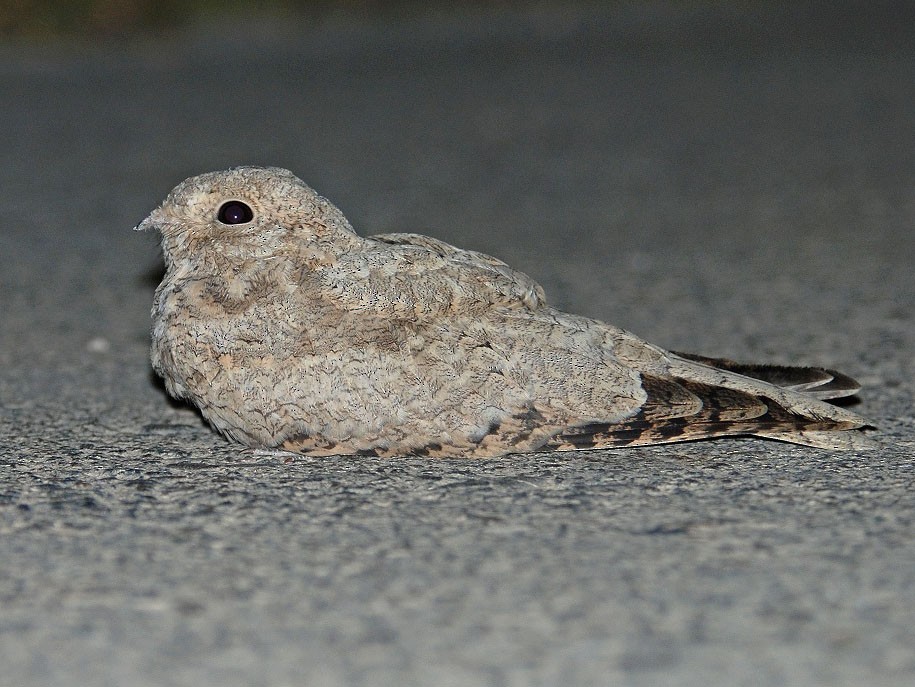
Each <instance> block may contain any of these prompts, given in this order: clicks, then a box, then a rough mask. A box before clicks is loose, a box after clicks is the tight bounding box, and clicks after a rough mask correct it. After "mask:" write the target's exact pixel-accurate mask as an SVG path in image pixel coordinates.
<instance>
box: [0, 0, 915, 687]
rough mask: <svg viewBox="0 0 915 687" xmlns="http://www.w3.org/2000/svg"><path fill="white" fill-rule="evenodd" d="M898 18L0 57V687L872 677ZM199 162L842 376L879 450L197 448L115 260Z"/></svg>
mask: <svg viewBox="0 0 915 687" xmlns="http://www.w3.org/2000/svg"><path fill="white" fill-rule="evenodd" d="M912 7H913V6H912V5H911V4H910V3H887V2H883V3H866V5H865V4H864V3H861V5H860V8H859V7H858V5H856V4H854V3H848V2H838V3H830V4H829V5H828V7H827V5H826V4H823V3H811V4H809V5H808V4H804V3H799V4H798V3H795V4H792V5H791V9H784V8H779V7H778V3H758V4H754V3H740V4H739V5H735V6H732V5H731V4H729V3H702V2H699V3H672V4H665V3H650V4H630V3H606V4H581V5H571V4H563V5H559V4H556V5H553V4H549V3H547V4H539V5H536V6H535V7H533V8H531V9H527V10H523V11H522V10H520V9H517V8H516V9H513V10H501V11H494V10H485V9H480V8H477V9H469V10H460V9H455V10H453V11H448V12H443V11H441V10H439V11H436V12H434V13H431V14H427V15H422V14H416V15H409V16H404V15H398V14H395V15H386V16H380V17H376V18H373V19H371V18H362V19H359V20H356V19H353V18H350V19H347V18H340V17H338V18H328V19H325V20H322V21H319V22H313V23H308V22H304V21H302V22H292V21H287V22H277V23H270V22H261V23H257V22H255V23H250V24H249V23H245V22H242V21H240V20H237V19H236V20H227V21H221V22H216V23H214V24H212V25H205V26H197V27H194V28H190V29H187V30H185V31H183V32H181V33H176V34H172V35H169V36H166V37H161V38H158V39H154V38H144V39H139V40H133V41H129V42H120V43H115V42H104V41H103V42H99V43H98V44H96V45H91V46H90V45H72V44H71V45H24V44H15V45H14V44H6V45H0V99H2V102H3V126H2V127H0V144H2V147H0V149H2V151H3V153H2V155H3V162H4V163H3V164H2V165H0V201H2V207H3V222H2V229H0V666H2V670H0V685H3V686H4V687H5V686H6V685H10V686H13V685H16V686H22V685H25V686H30V685H41V686H47V687H56V686H58V685H61V686H63V685H76V684H79V685H117V686H119V687H139V686H144V685H217V684H218V685H226V686H234V685H270V686H275V685H290V686H291V685H305V684H307V685H316V686H324V685H328V686H332V685H411V684H427V685H442V686H448V685H462V686H463V685H473V684H484V685H500V686H501V685H504V686H506V687H509V686H511V687H514V686H520V685H545V686H546V685H560V684H563V685H609V684H614V685H678V686H682V687H691V686H694V685H695V686H701V687H707V686H708V685H729V686H731V685H754V686H755V685H831V686H835V685H839V686H841V685H861V684H868V685H877V686H880V685H900V686H901V685H909V684H913V682H915V651H913V648H912V647H913V646H915V485H913V469H912V468H913V455H915V417H913V395H915V394H913V382H912V380H913V373H915V361H913V352H915V319H913V309H912V304H913V300H915V298H913V297H915V279H913V273H912V265H913V263H915V232H913V223H915V146H913V145H912V132H913V131H915V107H913V103H915V11H913V9H912ZM821 8H822V9H821ZM241 163H253V164H275V165H280V166H285V167H288V168H290V169H292V170H294V171H295V172H296V173H297V174H298V175H299V176H301V177H302V178H303V179H305V180H306V181H307V182H308V183H310V184H311V185H312V186H314V187H315V188H317V189H318V190H319V191H320V192H322V193H324V194H325V195H327V196H328V197H329V198H331V199H332V200H333V201H334V202H336V203H337V204H338V205H339V206H340V207H341V208H342V209H343V210H344V212H345V213H346V214H347V215H348V217H349V218H350V219H351V220H352V221H353V223H354V225H355V226H356V228H357V229H358V230H360V231H362V232H364V233H377V232H383V231H423V232H425V233H429V234H432V235H434V236H437V237H439V238H442V239H444V240H447V241H450V242H453V243H456V244H458V245H461V246H463V247H467V248H473V249H476V250H482V251H485V252H488V253H492V254H495V255H497V256H499V257H501V258H503V259H505V260H507V261H508V262H509V263H510V264H512V265H513V266H516V267H518V268H520V269H523V270H524V271H526V272H528V273H529V274H531V275H532V276H534V277H535V278H536V279H538V280H539V281H541V282H542V283H543V284H544V286H545V288H546V290H547V293H548V295H549V296H550V298H551V300H552V302H554V303H556V304H557V305H560V306H562V307H565V308H567V309H571V310H575V311H577V312H581V313H584V314H587V315H591V316H595V317H600V318H603V319H606V320H608V321H610V322H613V323H614V324H617V325H620V326H624V327H627V328H628V329H631V330H633V331H635V332H637V333H639V334H640V335H642V336H644V337H645V338H647V339H649V340H650V341H652V342H654V343H657V344H660V345H663V346H666V347H669V348H674V349H679V350H687V351H696V352H702V353H706V354H709V355H725V356H730V357H734V358H740V359H749V360H756V359H759V360H768V361H771V362H779V363H791V362H795V363H821V364H825V365H829V366H833V367H836V368H839V369H842V370H843V371H846V372H848V373H849V374H851V375H853V376H855V377H857V378H858V379H859V380H860V381H861V382H863V383H864V385H865V390H864V391H863V393H862V394H861V399H862V400H861V403H859V404H858V406H856V409H857V410H858V411H860V412H862V413H863V414H865V415H866V416H868V417H870V418H871V419H872V420H873V422H874V424H875V425H876V426H877V428H878V430H877V431H876V432H875V435H874V436H875V438H876V439H877V440H878V441H880V442H881V444H882V446H881V448H880V449H879V450H876V451H872V452H869V453H862V454H854V453H842V454H838V453H836V454H832V453H829V452H825V451H819V450H816V449H806V448H801V447H795V446H790V445H784V444H778V443H773V442H765V441H761V440H752V439H734V440H720V441H715V442H702V443H694V444H684V445H674V446H668V447H656V448H644V449H629V450H619V451H609V452H591V453H582V454H552V455H540V456H532V457H531V456H520V457H508V458H504V459H500V460H486V461H456V460H448V461H428V460H417V459H400V460H372V459H364V458H363V459H355V458H333V459H307V458H295V459H292V460H286V459H284V458H283V457H277V456H270V455H261V454H256V453H252V452H250V451H246V450H242V449H239V448H238V447H236V446H233V445H230V444H227V443H226V442H224V441H223V440H222V439H221V438H220V437H218V436H217V435H215V434H213V433H212V432H211V431H210V430H209V429H208V428H207V427H206V426H205V425H204V424H203V423H202V422H201V420H200V419H199V416H198V415H197V414H196V413H194V412H193V411H192V410H190V409H188V408H186V407H183V406H180V405H177V404H174V403H171V402H170V401H168V400H167V399H166V397H165V395H164V392H163V391H162V389H161V386H160V385H159V384H157V383H156V381H155V380H154V379H153V377H152V375H151V373H150V369H149V363H148V360H147V348H148V328H149V306H150V304H151V300H152V291H153V288H154V286H155V284H156V282H157V281H158V278H159V276H160V275H161V263H160V262H159V259H158V257H157V246H156V245H155V242H154V238H153V237H152V236H147V235H139V234H134V233H133V232H131V231H130V228H131V227H132V226H133V225H134V224H135V223H136V222H137V221H138V220H140V219H141V218H142V217H143V216H145V214H146V213H147V212H148V211H149V210H150V209H151V208H152V207H153V206H154V205H156V204H157V203H158V202H159V201H160V200H161V199H162V197H163V196H164V194H165V192H166V191H168V190H169V189H170V188H171V187H172V186H173V185H174V184H175V183H177V182H178V181H180V180H181V179H183V178H185V177H187V176H189V175H191V174H195V173H198V172H202V171H208V170H212V169H219V168H223V167H227V166H231V165H234V164H241Z"/></svg>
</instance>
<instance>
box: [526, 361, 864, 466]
mask: <svg viewBox="0 0 915 687" xmlns="http://www.w3.org/2000/svg"><path fill="white" fill-rule="evenodd" d="M670 362H671V366H670V369H669V374H670V375H672V377H655V376H649V375H643V377H642V386H643V389H644V390H645V391H646V393H647V395H648V398H647V399H646V400H645V402H644V403H643V405H642V408H641V410H640V411H639V413H638V414H637V415H635V416H634V417H631V418H627V419H626V420H623V421H622V422H617V423H600V422H598V423H587V424H583V425H579V426H576V427H568V428H565V429H563V430H562V431H560V432H558V433H557V434H555V435H554V436H552V437H551V438H550V439H549V440H548V441H547V442H546V444H544V446H543V447H542V450H571V449H588V448H607V447H613V446H633V445H646V444H661V443H670V442H677V441H692V440H696V439H706V438H711V437H718V436H734V435H753V436H759V437H765V438H769V439H776V440H780V441H787V442H791V443H796V444H803V445H807V446H816V447H819V448H827V449H838V450H848V449H865V448H869V447H871V446H873V442H872V441H871V440H870V439H869V438H867V437H866V436H865V435H864V434H863V433H862V432H860V431H854V430H857V429H860V428H863V427H865V426H866V425H867V422H866V421H865V420H864V419H863V418H862V417H860V416H858V415H857V414H855V413H853V412H851V411H849V410H847V409H845V408H840V407H837V406H835V405H832V404H830V403H826V402H824V401H823V400H822V399H824V398H842V397H845V396H848V395H850V394H853V393H854V392H855V391H857V390H858V389H859V388H860V385H858V383H857V382H855V381H854V380H853V379H851V378H850V377H848V376H846V375H843V374H840V373H837V372H834V371H832V370H826V369H821V368H791V367H783V366H766V365H745V364H742V363H735V362H732V361H728V360H717V359H714V358H705V357H702V356H694V355H682V354H672V355H671V356H670ZM846 430H852V431H846Z"/></svg>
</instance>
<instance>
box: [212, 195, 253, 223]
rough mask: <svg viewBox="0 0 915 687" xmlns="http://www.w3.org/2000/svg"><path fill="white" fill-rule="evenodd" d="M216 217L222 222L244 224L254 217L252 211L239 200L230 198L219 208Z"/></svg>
mask: <svg viewBox="0 0 915 687" xmlns="http://www.w3.org/2000/svg"><path fill="white" fill-rule="evenodd" d="M216 219H218V220H219V221H220V222H222V223H223V224H245V223H247V222H250V221H251V220H252V219H254V212H253V211H252V210H251V208H250V207H249V206H247V205H245V204H244V203H242V202H241V201H240V200H230V201H229V202H228V203H223V204H222V207H220V208H219V212H218V213H217V215H216Z"/></svg>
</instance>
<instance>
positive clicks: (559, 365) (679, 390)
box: [137, 167, 867, 456]
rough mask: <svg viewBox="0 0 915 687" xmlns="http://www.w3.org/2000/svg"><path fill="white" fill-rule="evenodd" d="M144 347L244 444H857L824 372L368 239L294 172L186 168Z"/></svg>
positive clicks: (836, 384)
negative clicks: (569, 306)
mask: <svg viewBox="0 0 915 687" xmlns="http://www.w3.org/2000/svg"><path fill="white" fill-rule="evenodd" d="M137 228H138V229H156V230H158V231H159V232H161V235H162V249H163V252H164V255H165V264H166V274H165V277H164V278H163V280H162V283H161V284H160V286H159V288H158V289H157V291H156V296H155V302H154V305H153V322H154V324H153V336H152V339H153V343H152V363H153V367H154V368H155V370H156V372H158V373H159V374H160V375H161V376H162V378H163V379H164V380H165V385H166V388H167V389H168V392H169V393H170V394H172V395H173V396H175V397H177V398H184V399H188V400H189V401H191V402H192V403H194V404H195V405H197V406H198V407H199V408H200V410H201V412H202V413H203V415H204V417H205V418H207V420H209V421H210V422H211V423H212V424H213V426H214V427H216V429H218V430H219V431H220V432H222V433H224V434H226V435H227V436H229V437H231V438H233V439H235V440H236V441H239V442H241V443H243V444H247V445H249V446H254V447H262V448H280V449H285V450H288V451H295V452H299V453H305V454H310V455H333V454H362V455H384V456H387V455H430V456H495V455H501V454H505V453H517V452H527V451H552V450H557V451H562V450H572V449H591V448H606V447H612V446H626V445H634V444H654V443H663V442H670V441H684V440H690V439H700V438H705V437H713V436H722V435H735V434H752V435H757V436H762V437H770V438H773V439H781V440H784V441H791V442H795V443H800V444H808V445H812V446H819V447H824V448H858V447H863V446H864V445H865V444H866V443H867V440H866V439H865V438H864V436H863V434H862V433H861V432H859V431H845V430H856V429H858V428H861V427H862V426H863V425H864V421H863V420H862V419H861V418H860V417H859V416H857V415H856V414H854V413H852V412H850V411H848V410H846V409H844V408H840V407H837V406H834V405H831V404H829V403H825V402H824V401H823V400H822V399H830V398H838V397H842V396H847V395H850V394H853V393H855V392H856V391H857V390H858V385H857V384H856V383H855V382H854V380H852V379H850V378H848V377H846V376H844V375H841V374H839V373H837V372H833V371H831V370H822V369H819V368H791V367H774V366H765V365H741V364H738V363H733V362H730V361H724V360H713V359H709V358H701V357H698V356H692V355H684V354H675V353H670V352H667V351H664V350H662V349H660V348H658V347H656V346H653V345H651V344H649V343H646V342H644V341H642V340H641V339H639V338H637V337H636V336H634V335H632V334H630V333H629V332H626V331H623V330H621V329H617V328H616V327H612V326H610V325H608V324H605V323H603V322H600V321H597V320H593V319H589V318H586V317H580V316H577V315H571V314H568V313H565V312H562V311H559V310H556V309H554V308H552V307H550V306H548V305H547V304H546V302H545V298H544V294H543V290H542V289H541V287H540V286H539V285H538V284H537V283H535V282H534V281H533V280H532V279H531V278H530V277H528V276H527V275H525V274H522V273H520V272H517V271H515V270H513V269H511V268H510V267H509V266H508V265H506V264H505V263H503V262H501V261H500V260H497V259H495V258H492V257H490V256H488V255H483V254H482V253H475V252H471V251H465V250H461V249H459V248H455V247H454V246H450V245H448V244H446V243H443V242H442V241H438V240H436V239H433V238H429V237H426V236H419V235H414V234H386V235H381V236H373V237H368V238H363V237H361V236H359V235H357V234H356V233H355V232H354V231H353V229H352V227H351V226H350V224H349V223H348V222H347V220H346V218H345V217H344V216H343V215H342V214H341V213H340V211H339V210H338V209H337V208H336V207H334V205H332V204H331V203H330V202H329V201H327V200H326V199H324V198H322V197H321V196H319V195H318V194H316V193H315V192H314V191H313V190H312V189H311V188H309V187H308V186H306V185H305V184H304V183H303V182H302V181H300V180H299V179H298V178H296V177H295V176H294V175H293V174H292V173H290V172H288V171H286V170H283V169H277V168H260V167H238V168H235V169H231V170H227V171H223V172H213V173H210V174H203V175H201V176H197V177H193V178H191V179H188V180H186V181H184V182H182V183H181V184H179V185H178V186H177V187H176V188H175V189H174V190H173V191H172V192H171V193H170V194H169V195H168V197H167V198H166V199H165V201H164V202H163V204H162V205H161V206H160V207H159V208H158V209H156V210H154V211H153V212H152V214H150V215H149V217H147V218H146V219H145V220H143V222H141V223H140V224H139V225H138V227H137Z"/></svg>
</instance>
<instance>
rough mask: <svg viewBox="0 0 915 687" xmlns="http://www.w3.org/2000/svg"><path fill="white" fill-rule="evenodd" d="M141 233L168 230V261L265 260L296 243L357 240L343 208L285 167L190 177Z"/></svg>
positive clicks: (164, 242) (165, 247)
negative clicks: (205, 255) (207, 257)
mask: <svg viewBox="0 0 915 687" xmlns="http://www.w3.org/2000/svg"><path fill="white" fill-rule="evenodd" d="M135 229H136V230H140V231H142V230H147V229H155V230H157V231H159V232H160V233H161V235H162V248H163V252H164V253H165V259H166V262H167V263H171V262H172V261H174V260H176V259H178V258H183V257H187V256H191V255H194V254H199V253H200V252H201V251H205V252H209V253H211V254H218V255H224V256H226V257H232V256H239V257H246V258H258V257H267V256H270V255H275V254H278V253H282V252H284V251H286V250H288V249H290V247H291V246H292V245H294V244H302V243H314V244H316V245H319V244H332V243H334V242H339V241H340V240H343V239H345V238H355V233H354V232H353V229H352V227H351V226H350V224H349V222H347V220H346V218H345V217H344V216H343V214H342V213H341V212H340V210H338V209H337V208H336V206H334V205H333V204H332V203H331V202H330V201H328V200H327V199H326V198H323V197H321V196H320V195H318V194H317V193H316V192H315V191H314V190H313V189H311V188H310V187H309V186H308V185H307V184H305V183H304V182H303V181H302V180H301V179H299V178H298V177H296V176H295V175H294V174H293V173H292V172H290V171H288V170H285V169H280V168H279V167H234V168H232V169H228V170H225V171H221V172H209V173H207V174H201V175H199V176H195V177H191V178H189V179H186V180H184V181H182V182H181V183H180V184H178V185H177V186H176V187H175V188H174V189H172V191H171V192H170V193H169V194H168V196H167V197H166V198H165V200H164V201H163V202H162V204H161V205H160V206H159V207H158V208H156V209H155V210H153V211H152V212H151V213H150V214H149V216H148V217H147V218H146V219H144V220H143V221H142V222H140V223H139V224H138V225H137V226H136V227H135Z"/></svg>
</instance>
